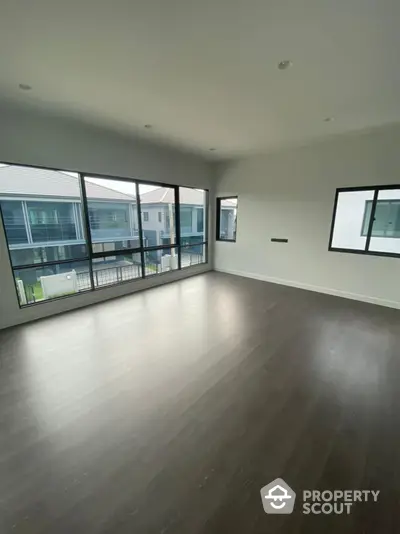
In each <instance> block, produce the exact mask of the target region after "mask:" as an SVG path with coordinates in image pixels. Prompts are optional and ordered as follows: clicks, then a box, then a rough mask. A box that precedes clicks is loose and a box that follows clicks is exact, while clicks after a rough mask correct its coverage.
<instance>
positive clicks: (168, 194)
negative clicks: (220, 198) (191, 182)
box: [140, 187, 205, 206]
mask: <svg viewBox="0 0 400 534" xmlns="http://www.w3.org/2000/svg"><path fill="white" fill-rule="evenodd" d="M174 201H175V200H174V190H173V189H171V188H169V187H157V189H154V190H153V191H149V192H148V193H142V194H141V195H140V203H141V204H173V203H174ZM179 201H180V203H181V204H193V205H198V206H202V205H203V204H204V203H205V191H201V190H199V189H191V188H189V187H180V188H179Z"/></svg>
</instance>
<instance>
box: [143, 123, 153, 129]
mask: <svg viewBox="0 0 400 534" xmlns="http://www.w3.org/2000/svg"><path fill="white" fill-rule="evenodd" d="M144 127H145V128H147V129H148V130H150V128H152V124H145V125H144Z"/></svg>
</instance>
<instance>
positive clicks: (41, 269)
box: [14, 261, 90, 306]
mask: <svg viewBox="0 0 400 534" xmlns="http://www.w3.org/2000/svg"><path fill="white" fill-rule="evenodd" d="M14 277H15V282H16V285H17V292H18V297H19V301H20V304H21V306H23V305H25V304H33V303H34V302H42V301H44V300H50V299H53V298H57V297H64V296H66V295H73V294H75V293H80V292H82V291H86V290H88V289H90V276H89V262H88V261H80V262H71V263H62V264H56V265H47V266H40V265H39V266H38V267H37V268H36V267H29V268H26V269H14Z"/></svg>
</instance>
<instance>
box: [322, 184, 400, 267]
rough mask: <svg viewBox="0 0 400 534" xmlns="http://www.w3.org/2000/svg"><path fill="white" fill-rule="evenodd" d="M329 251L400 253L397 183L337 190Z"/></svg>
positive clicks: (399, 211) (390, 254)
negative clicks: (394, 184) (395, 184)
mask: <svg viewBox="0 0 400 534" xmlns="http://www.w3.org/2000/svg"><path fill="white" fill-rule="evenodd" d="M329 250H331V251H337V252H352V253H357V254H371V255H378V256H395V257H397V256H400V186H392V185H388V186H375V187H358V188H345V189H338V190H337V191H336V199H335V206H334V212H333V219H332V226H331V237H330V242H329Z"/></svg>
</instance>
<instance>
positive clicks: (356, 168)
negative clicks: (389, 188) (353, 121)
mask: <svg viewBox="0 0 400 534" xmlns="http://www.w3.org/2000/svg"><path fill="white" fill-rule="evenodd" d="M399 146H400V127H398V126H397V127H395V126H391V127H386V128H382V129H379V130H375V131H373V132H370V133H364V134H359V135H345V136H341V137H335V138H331V139H330V140H328V141H325V142H320V143H315V144H314V145H313V146H309V147H303V148H298V149H292V150H286V151H281V152H279V153H278V152H277V153H275V154H270V155H259V156H252V157H250V158H246V159H243V160H240V161H237V162H231V163H227V164H224V165H221V166H220V167H219V169H218V180H217V194H220V195H222V196H227V195H238V196H239V200H238V226H237V242H236V243H223V242H217V243H216V244H215V257H214V261H215V268H216V269H217V270H222V271H226V272H233V273H236V274H241V275H245V276H252V277H255V278H260V279H263V280H270V281H274V282H278V283H284V284H289V285H294V286H298V287H303V288H307V289H313V290H316V291H322V292H328V293H333V294H339V295H343V296H348V297H350V298H357V299H360V300H366V301H370V302H376V303H380V304H385V305H388V306H394V307H400V285H399V284H398V273H399V270H400V259H397V258H382V257H375V256H362V255H355V254H351V253H338V252H329V251H328V245H329V236H330V228H331V220H332V212H333V205H334V199H335V190H336V188H338V187H352V186H366V185H377V184H397V183H400V174H399V169H400V150H399ZM272 237H278V238H279V237H280V238H288V239H289V242H288V243H287V244H281V243H271V238H272ZM390 241H393V240H390Z"/></svg>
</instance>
